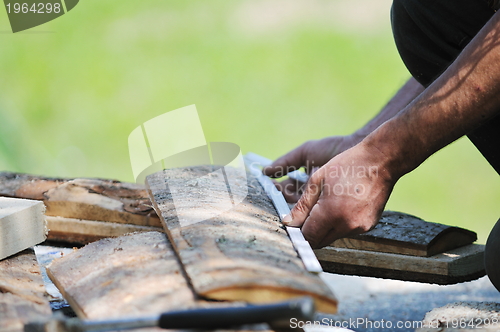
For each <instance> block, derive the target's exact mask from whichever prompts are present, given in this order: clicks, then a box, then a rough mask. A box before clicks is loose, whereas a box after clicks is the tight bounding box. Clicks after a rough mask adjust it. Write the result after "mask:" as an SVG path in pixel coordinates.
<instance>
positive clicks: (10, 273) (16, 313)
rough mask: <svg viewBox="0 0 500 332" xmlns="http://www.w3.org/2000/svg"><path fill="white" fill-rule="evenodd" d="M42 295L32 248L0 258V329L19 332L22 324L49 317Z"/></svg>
mask: <svg viewBox="0 0 500 332" xmlns="http://www.w3.org/2000/svg"><path fill="white" fill-rule="evenodd" d="M45 295H46V293H45V287H44V285H43V280H42V275H41V273H40V268H39V266H38V263H37V260H36V257H35V253H34V252H33V250H32V249H26V250H24V251H22V252H20V253H18V254H17V255H15V256H12V257H10V258H7V259H4V260H2V261H0V331H2V332H22V331H23V328H24V324H26V323H28V322H31V321H37V320H42V319H45V318H47V317H50V315H51V314H52V311H51V309H50V305H49V301H48V299H47V297H46V296H45Z"/></svg>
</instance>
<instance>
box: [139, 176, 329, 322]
mask: <svg viewBox="0 0 500 332" xmlns="http://www.w3.org/2000/svg"><path fill="white" fill-rule="evenodd" d="M212 170H213V169H212V166H206V167H203V166H200V167H193V168H185V169H172V170H166V171H162V172H158V173H155V174H153V175H150V176H148V177H147V185H148V187H149V190H150V195H151V197H153V198H154V199H152V201H153V204H154V206H155V209H156V211H157V213H158V215H160V218H161V220H162V222H163V223H164V228H165V231H166V233H167V234H168V235H169V238H170V240H171V243H172V244H173V246H174V249H175V250H176V251H177V252H178V255H179V257H180V259H181V261H182V264H183V266H184V269H185V271H186V273H187V275H188V277H189V278H190V281H191V284H192V285H193V287H194V290H195V291H196V293H197V294H199V295H201V296H203V297H205V298H209V299H215V300H232V301H246V302H250V303H266V302H276V301H280V300H284V299H288V298H291V297H296V296H301V295H310V296H312V297H313V298H314V299H315V301H316V307H317V308H318V310H319V311H323V312H327V313H334V312H336V309H337V301H336V299H335V297H334V295H333V294H332V292H331V291H330V289H329V288H328V287H327V286H326V285H325V284H324V283H323V281H322V280H321V279H320V278H319V276H317V275H313V274H311V273H308V272H307V271H306V270H305V268H304V265H303V263H302V261H301V260H300V258H299V257H298V255H297V253H296V251H295V250H294V249H293V246H292V243H291V242H290V239H289V238H288V235H287V234H286V232H285V230H284V229H283V226H282V225H281V223H280V221H279V218H278V216H277V213H276V210H275V209H274V207H273V205H272V203H271V201H270V200H269V199H268V198H267V196H266V195H264V194H263V189H262V188H261V186H260V184H259V183H258V181H257V180H256V179H255V178H254V177H252V176H250V175H247V176H248V179H249V180H248V181H249V182H248V183H247V181H246V179H245V178H244V177H240V175H239V174H238V172H237V171H236V170H235V169H232V168H230V167H225V173H226V174H225V176H226V177H227V178H228V179H230V181H231V190H232V191H233V192H234V191H239V192H243V191H245V189H247V188H248V196H247V197H246V199H245V200H244V201H243V202H242V203H240V204H237V205H235V206H233V207H232V209H230V210H229V211H226V212H223V213H222V214H220V215H217V216H214V215H213V214H206V213H205V211H206V207H207V206H213V205H218V200H219V199H221V200H222V199H227V197H228V189H227V187H226V186H225V185H222V186H218V185H217V183H219V181H210V179H214V178H217V176H218V175H217V173H216V172H211V171H212ZM198 177H200V179H199V180H193V179H197V178H198ZM219 180H220V179H219ZM166 181H167V183H168V186H169V187H172V186H174V187H177V188H185V191H184V192H177V194H176V198H175V199H176V202H181V204H180V205H181V208H180V209H178V206H177V205H175V206H174V202H173V199H172V194H171V193H170V190H169V189H168V188H167V187H165V183H166ZM195 183H196V184H195ZM189 184H191V185H189ZM247 186H248V187H247ZM206 193H209V194H206ZM182 195H184V196H182ZM176 209H177V210H180V211H177V213H179V212H180V213H183V215H182V220H183V221H184V222H185V224H186V225H187V226H184V227H181V224H180V223H179V217H178V215H177V214H176ZM190 218H192V220H193V221H199V220H203V221H200V222H193V223H190V222H189V220H190ZM204 219H206V220H204ZM186 221H187V222H186Z"/></svg>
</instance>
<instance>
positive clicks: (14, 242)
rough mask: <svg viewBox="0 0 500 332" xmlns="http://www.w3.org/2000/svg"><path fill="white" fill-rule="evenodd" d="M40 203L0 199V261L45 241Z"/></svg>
mask: <svg viewBox="0 0 500 332" xmlns="http://www.w3.org/2000/svg"><path fill="white" fill-rule="evenodd" d="M44 212H45V206H44V205H43V203H42V202H39V201H34V200H28V199H18V198H8V197H0V260H1V259H4V258H5V257H8V256H10V255H13V254H15V253H18V252H20V251H22V250H24V249H26V248H29V247H31V246H34V245H35V244H38V243H41V242H43V241H45V239H46V238H47V227H46V222H45V215H44Z"/></svg>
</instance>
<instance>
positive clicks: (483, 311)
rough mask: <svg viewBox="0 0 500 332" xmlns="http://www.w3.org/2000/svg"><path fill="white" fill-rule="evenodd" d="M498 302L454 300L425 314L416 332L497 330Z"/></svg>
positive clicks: (499, 321)
mask: <svg viewBox="0 0 500 332" xmlns="http://www.w3.org/2000/svg"><path fill="white" fill-rule="evenodd" d="M499 329H500V304H499V303H494V302H455V303H450V304H447V305H445V306H444V307H441V308H435V309H432V310H431V311H429V312H428V313H427V314H425V318H424V320H423V321H422V327H420V328H418V329H417V330H416V332H435V331H442V332H462V331H463V332H465V331H478V330H479V331H487V332H489V331H491V332H493V331H495V332H496V331H498V330H499Z"/></svg>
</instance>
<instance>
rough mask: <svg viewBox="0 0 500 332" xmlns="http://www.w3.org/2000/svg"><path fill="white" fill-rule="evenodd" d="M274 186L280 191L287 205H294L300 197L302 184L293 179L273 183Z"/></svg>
mask: <svg viewBox="0 0 500 332" xmlns="http://www.w3.org/2000/svg"><path fill="white" fill-rule="evenodd" d="M275 186H276V188H278V190H279V191H281V193H282V194H283V196H284V197H285V200H286V201H287V202H288V203H296V202H297V201H298V200H299V199H300V196H301V195H302V191H303V187H304V183H302V182H298V181H295V180H293V179H286V180H284V181H281V182H275Z"/></svg>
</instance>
